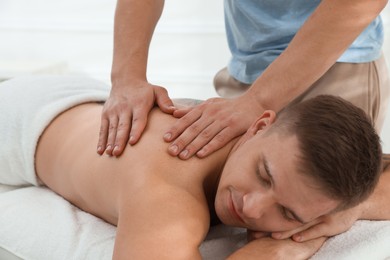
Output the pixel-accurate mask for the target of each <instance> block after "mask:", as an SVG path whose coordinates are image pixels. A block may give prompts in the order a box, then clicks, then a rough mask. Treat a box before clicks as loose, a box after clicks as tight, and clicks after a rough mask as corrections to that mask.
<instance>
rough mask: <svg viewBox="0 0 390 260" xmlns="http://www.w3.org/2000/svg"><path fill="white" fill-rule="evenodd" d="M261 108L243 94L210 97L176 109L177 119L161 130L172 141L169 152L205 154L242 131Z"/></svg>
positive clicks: (186, 156)
mask: <svg viewBox="0 0 390 260" xmlns="http://www.w3.org/2000/svg"><path fill="white" fill-rule="evenodd" d="M263 112H264V109H263V108H262V107H261V106H260V105H259V104H258V103H257V101H256V99H255V98H254V97H253V96H251V95H247V94H244V95H242V96H240V97H238V98H236V99H223V98H211V99H208V100H206V101H205V102H203V103H201V104H199V105H197V106H195V107H193V108H185V109H178V110H176V111H175V112H174V113H173V115H174V116H175V117H179V118H180V119H179V120H178V121H177V122H176V123H175V124H174V125H173V126H172V127H171V128H170V129H169V130H168V131H167V132H166V133H165V135H164V140H165V141H166V142H172V143H171V144H170V146H169V148H168V152H169V154H171V155H172V156H179V158H181V159H184V160H185V159H188V158H190V157H191V156H193V155H194V154H196V155H197V156H198V157H199V158H203V157H206V156H207V155H209V154H211V153H213V152H214V151H216V150H218V149H220V148H221V147H223V146H224V145H226V144H227V143H228V142H229V141H231V140H232V139H233V138H235V137H237V136H239V135H242V134H243V133H244V132H245V131H246V130H247V129H248V128H249V126H250V125H251V124H252V123H253V121H254V120H255V119H256V118H257V117H258V116H259V115H261V114H262V113H263Z"/></svg>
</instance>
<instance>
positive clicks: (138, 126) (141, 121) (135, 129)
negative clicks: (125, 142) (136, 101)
mask: <svg viewBox="0 0 390 260" xmlns="http://www.w3.org/2000/svg"><path fill="white" fill-rule="evenodd" d="M149 111H150V110H149V109H148V108H146V107H140V108H136V109H134V112H133V118H132V123H131V130H130V138H129V144H131V145H134V144H136V143H137V142H138V140H139V139H140V137H141V135H142V132H143V131H144V129H145V127H146V123H147V121H148V114H149Z"/></svg>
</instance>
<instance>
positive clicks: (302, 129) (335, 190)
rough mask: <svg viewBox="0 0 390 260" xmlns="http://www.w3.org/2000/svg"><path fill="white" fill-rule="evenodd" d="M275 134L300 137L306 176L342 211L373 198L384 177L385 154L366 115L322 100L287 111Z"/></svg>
mask: <svg viewBox="0 0 390 260" xmlns="http://www.w3.org/2000/svg"><path fill="white" fill-rule="evenodd" d="M272 128H274V129H281V130H277V131H278V132H280V131H283V132H285V133H288V134H296V136H297V137H298V142H299V145H300V149H301V156H302V157H301V158H300V159H301V162H302V165H301V167H302V169H301V170H302V172H303V173H304V174H307V175H309V176H312V177H314V180H316V182H317V183H318V184H319V185H320V188H321V189H323V191H324V192H325V194H327V195H328V196H329V197H331V198H333V199H336V200H339V201H340V206H339V207H338V208H339V209H345V208H349V207H352V206H354V205H357V204H358V203H360V202H362V201H363V200H365V199H366V198H367V197H368V196H369V195H370V194H371V193H372V192H373V190H374V188H375V186H376V184H377V183H378V180H379V176H380V173H381V157H382V148H381V144H380V138H379V136H378V134H377V133H376V131H375V128H374V126H373V124H372V122H371V120H370V119H369V118H368V116H367V115H366V114H365V112H364V111H363V110H362V109H360V108H358V107H356V106H354V105H353V104H351V103H350V102H348V101H346V100H343V99H341V98H338V97H335V96H330V95H321V96H317V97H314V98H312V99H309V100H306V101H303V102H301V103H297V104H293V105H290V106H287V107H286V108H285V109H283V110H282V111H281V112H280V113H279V114H278V119H277V120H276V122H275V124H274V125H273V126H272ZM283 129H284V130H283Z"/></svg>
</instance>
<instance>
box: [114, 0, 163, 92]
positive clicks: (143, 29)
mask: <svg viewBox="0 0 390 260" xmlns="http://www.w3.org/2000/svg"><path fill="white" fill-rule="evenodd" d="M163 7H164V0H118V2H117V6H116V11H115V26H114V55H113V65H112V71H111V81H112V83H113V87H116V86H123V85H126V84H128V83H129V82H131V81H133V80H146V67H147V60H148V52H149V46H150V42H151V39H152V36H153V32H154V29H155V27H156V24H157V22H158V20H159V18H160V16H161V13H162V10H163Z"/></svg>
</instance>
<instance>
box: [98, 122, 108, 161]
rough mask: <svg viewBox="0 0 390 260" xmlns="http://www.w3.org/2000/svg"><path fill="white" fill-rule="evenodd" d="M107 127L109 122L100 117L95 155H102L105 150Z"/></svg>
mask: <svg viewBox="0 0 390 260" xmlns="http://www.w3.org/2000/svg"><path fill="white" fill-rule="evenodd" d="M108 125H109V121H108V119H107V118H106V117H104V116H102V119H101V122H100V131H99V141H98V145H97V153H98V154H100V155H102V154H103V153H104V150H105V148H106V144H107V138H108Z"/></svg>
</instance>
